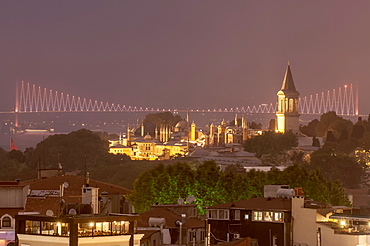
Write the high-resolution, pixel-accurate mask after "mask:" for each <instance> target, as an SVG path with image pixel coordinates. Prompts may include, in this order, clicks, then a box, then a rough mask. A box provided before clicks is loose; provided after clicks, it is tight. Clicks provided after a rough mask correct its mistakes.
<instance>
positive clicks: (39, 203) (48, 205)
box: [24, 197, 61, 215]
mask: <svg viewBox="0 0 370 246" xmlns="http://www.w3.org/2000/svg"><path fill="white" fill-rule="evenodd" d="M60 202H61V198H60V197H48V198H45V199H43V198H28V199H27V202H26V209H25V210H24V211H25V212H38V213H40V214H46V211H47V210H51V211H53V213H54V215H58V214H59V210H60V208H61V207H60V205H61V204H60Z"/></svg>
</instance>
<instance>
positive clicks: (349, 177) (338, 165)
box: [307, 147, 364, 188]
mask: <svg viewBox="0 0 370 246" xmlns="http://www.w3.org/2000/svg"><path fill="white" fill-rule="evenodd" d="M307 168H308V169H309V170H320V172H322V173H323V175H324V176H325V177H326V178H327V179H329V180H331V181H337V180H338V181H340V182H342V184H343V185H344V187H346V188H358V187H359V185H360V183H361V178H362V176H363V174H364V168H363V166H361V165H360V164H359V163H357V161H356V159H355V158H352V157H349V156H348V155H346V154H344V153H342V152H338V151H334V150H333V149H330V148H327V147H324V148H321V149H319V150H317V151H315V152H313V153H312V154H311V159H310V162H309V163H308V164H307Z"/></svg>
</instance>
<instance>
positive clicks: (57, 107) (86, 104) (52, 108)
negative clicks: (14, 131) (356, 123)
mask: <svg viewBox="0 0 370 246" xmlns="http://www.w3.org/2000/svg"><path fill="white" fill-rule="evenodd" d="M271 98H275V97H271ZM298 105H299V113H300V114H323V113H325V112H328V111H335V112H336V113H337V114H338V115H342V116H357V115H359V112H358V85H355V86H354V85H353V84H349V85H344V86H342V87H339V88H335V89H333V90H331V91H325V92H321V93H317V94H314V95H308V96H303V97H302V96H301V97H300V98H299V101H298ZM276 110H277V102H274V103H266V104H259V105H252V106H244V107H234V108H205V109H175V108H173V109H169V108H153V107H137V106H133V105H124V104H115V103H109V102H103V101H98V100H93V99H89V98H82V97H79V96H75V95H72V94H66V93H61V92H58V91H53V90H51V89H47V88H43V87H41V86H37V85H35V84H30V83H25V82H23V81H22V82H21V83H20V84H18V83H17V86H16V100H15V109H14V111H13V112H12V113H37V112H148V113H153V112H165V111H169V112H174V113H176V112H203V113H204V112H215V113H216V112H220V113H228V112H235V113H243V114H244V113H245V114H257V113H268V114H272V113H275V112H276ZM8 113H10V112H8Z"/></svg>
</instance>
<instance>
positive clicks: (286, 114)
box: [276, 63, 299, 133]
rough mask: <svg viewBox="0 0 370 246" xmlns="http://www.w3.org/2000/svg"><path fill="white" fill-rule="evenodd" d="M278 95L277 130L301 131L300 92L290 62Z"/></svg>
mask: <svg viewBox="0 0 370 246" xmlns="http://www.w3.org/2000/svg"><path fill="white" fill-rule="evenodd" d="M277 96H278V108H277V111H276V131H278V132H283V133H284V132H286V131H292V132H294V133H297V132H298V131H299V112H298V97H299V92H298V91H297V90H296V88H295V85H294V80H293V76H292V72H291V71H290V64H289V63H288V66H287V69H286V72H285V76H284V80H283V85H282V86H281V89H280V91H279V92H278V93H277Z"/></svg>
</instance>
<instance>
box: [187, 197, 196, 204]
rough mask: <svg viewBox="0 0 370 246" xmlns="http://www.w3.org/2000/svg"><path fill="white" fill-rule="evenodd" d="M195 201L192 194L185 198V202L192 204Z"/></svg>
mask: <svg viewBox="0 0 370 246" xmlns="http://www.w3.org/2000/svg"><path fill="white" fill-rule="evenodd" d="M194 201H195V197H194V196H193V195H190V196H188V198H186V204H192V203H193V202H194Z"/></svg>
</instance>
